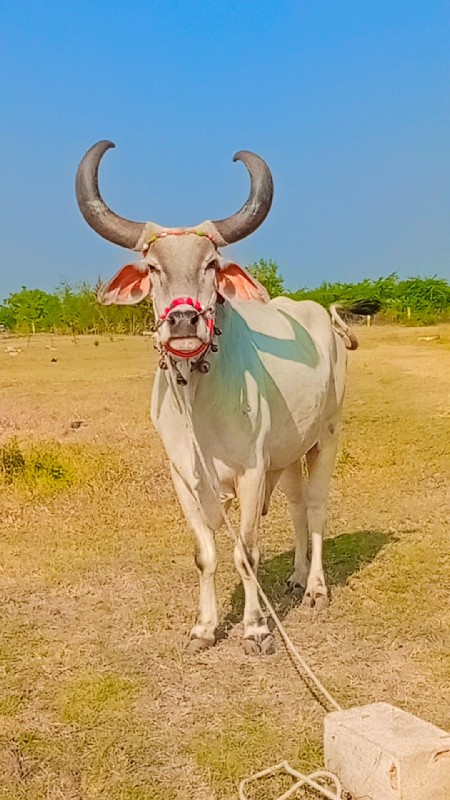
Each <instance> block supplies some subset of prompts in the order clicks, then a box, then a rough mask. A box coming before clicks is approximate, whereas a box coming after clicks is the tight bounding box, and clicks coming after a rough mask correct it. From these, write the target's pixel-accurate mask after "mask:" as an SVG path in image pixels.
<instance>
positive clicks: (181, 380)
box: [177, 372, 187, 386]
mask: <svg viewBox="0 0 450 800" xmlns="http://www.w3.org/2000/svg"><path fill="white" fill-rule="evenodd" d="M177 383H178V386H186V384H187V380H186V378H183V376H182V374H181V372H179V373H178V374H177Z"/></svg>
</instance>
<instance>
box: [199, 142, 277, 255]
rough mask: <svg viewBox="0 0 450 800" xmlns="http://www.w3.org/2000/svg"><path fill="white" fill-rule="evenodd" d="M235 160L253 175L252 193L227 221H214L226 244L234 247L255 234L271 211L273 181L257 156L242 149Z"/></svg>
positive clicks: (263, 163) (266, 167) (251, 176)
mask: <svg viewBox="0 0 450 800" xmlns="http://www.w3.org/2000/svg"><path fill="white" fill-rule="evenodd" d="M233 161H242V162H243V163H244V164H245V166H246V167H247V170H248V172H249V173H250V179H251V187H250V194H249V196H248V198H247V201H246V203H244V205H243V206H242V208H241V209H240V210H239V211H237V212H236V214H233V216H232V217H227V218H226V219H219V220H214V223H213V224H214V225H215V226H216V228H217V230H218V231H219V233H220V235H221V236H222V237H223V239H224V240H225V242H226V243H227V244H233V242H238V241H239V240H240V239H244V237H245V236H249V235H250V233H253V231H256V229H257V228H259V226H260V225H261V223H262V222H264V220H265V218H266V217H267V214H268V213H269V211H270V206H271V205H272V198H273V180H272V175H271V172H270V169H269V167H268V166H267V164H266V162H265V161H263V160H262V158H260V157H259V156H257V155H256V153H251V152H250V151H249V150H240V151H239V153H236V155H235V156H234V157H233Z"/></svg>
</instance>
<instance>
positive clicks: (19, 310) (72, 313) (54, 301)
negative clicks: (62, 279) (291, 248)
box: [0, 259, 450, 337]
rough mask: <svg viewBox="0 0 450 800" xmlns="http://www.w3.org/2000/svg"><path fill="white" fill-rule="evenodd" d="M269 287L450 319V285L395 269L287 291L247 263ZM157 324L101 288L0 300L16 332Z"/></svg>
mask: <svg viewBox="0 0 450 800" xmlns="http://www.w3.org/2000/svg"><path fill="white" fill-rule="evenodd" d="M248 269H249V271H250V272H251V273H252V275H254V276H255V278H257V279H258V280H259V281H260V283H262V284H263V286H265V288H266V289H267V291H268V293H269V295H270V297H277V296H278V295H280V294H288V296H289V297H292V298H293V299H294V300H315V301H316V302H318V303H320V304H321V305H324V306H326V307H328V306H329V305H330V304H331V303H335V302H343V301H344V302H345V301H353V302H354V301H357V300H358V301H360V300H379V301H380V303H381V312H380V313H379V315H378V316H377V320H378V321H379V322H385V323H404V324H407V325H432V324H435V323H437V322H446V321H448V320H450V284H449V283H448V281H447V280H445V278H438V277H436V276H434V277H433V278H425V277H423V278H421V277H416V278H407V279H406V280H401V279H400V278H399V276H398V275H397V274H396V273H393V274H392V275H389V276H388V277H387V278H378V279H377V280H370V279H369V278H366V279H365V280H363V281H360V282H359V283H326V282H324V283H322V284H321V285H320V286H319V287H318V288H316V289H307V288H302V289H298V291H296V292H291V293H286V292H285V289H284V280H283V276H282V275H281V273H280V269H279V266H278V264H277V263H276V261H272V260H270V259H269V260H268V261H266V260H264V259H260V260H259V261H257V262H255V263H253V264H250V266H249V267H248ZM152 324H153V310H152V305H151V302H149V301H148V300H145V301H144V302H142V303H140V304H139V305H136V306H101V305H99V303H98V302H97V287H93V286H90V285H89V284H86V283H83V284H80V285H79V286H69V285H68V284H61V285H60V286H59V287H58V288H57V289H56V290H55V292H53V293H48V292H43V291H41V290H40V289H26V288H25V287H23V288H22V289H21V291H20V292H14V293H13V294H10V295H9V297H7V298H6V300H4V302H3V303H2V304H0V325H1V326H3V327H4V328H5V329H6V330H8V331H12V332H14V333H18V334H24V335H30V334H34V333H68V334H71V335H72V336H74V337H75V336H77V335H78V334H86V333H94V334H102V333H106V334H125V333H127V334H137V333H142V331H143V330H148V329H149V328H151V326H152Z"/></svg>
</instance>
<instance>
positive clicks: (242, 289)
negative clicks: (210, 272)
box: [217, 263, 270, 303]
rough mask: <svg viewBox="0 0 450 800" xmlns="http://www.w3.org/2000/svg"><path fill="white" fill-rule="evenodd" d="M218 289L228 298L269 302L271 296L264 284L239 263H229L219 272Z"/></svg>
mask: <svg viewBox="0 0 450 800" xmlns="http://www.w3.org/2000/svg"><path fill="white" fill-rule="evenodd" d="M217 282H218V289H219V292H220V294H221V295H223V296H224V297H226V298H227V299H228V300H233V299H234V300H256V302H258V303H268V302H269V300H270V298H269V295H268V294H267V292H266V290H265V288H264V286H262V285H261V284H260V283H259V281H257V280H256V278H254V277H253V275H250V273H249V272H247V270H246V269H243V267H240V266H239V264H231V263H230V264H227V265H226V266H225V267H224V268H223V269H219V270H218V273H217Z"/></svg>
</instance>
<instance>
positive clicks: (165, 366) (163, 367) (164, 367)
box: [159, 358, 168, 369]
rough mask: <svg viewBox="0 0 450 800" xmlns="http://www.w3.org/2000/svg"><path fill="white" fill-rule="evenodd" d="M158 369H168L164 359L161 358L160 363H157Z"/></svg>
mask: <svg viewBox="0 0 450 800" xmlns="http://www.w3.org/2000/svg"><path fill="white" fill-rule="evenodd" d="M159 368H160V369H168V366H167V362H166V361H165V359H164V358H162V359H161V360H160V362H159Z"/></svg>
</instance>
